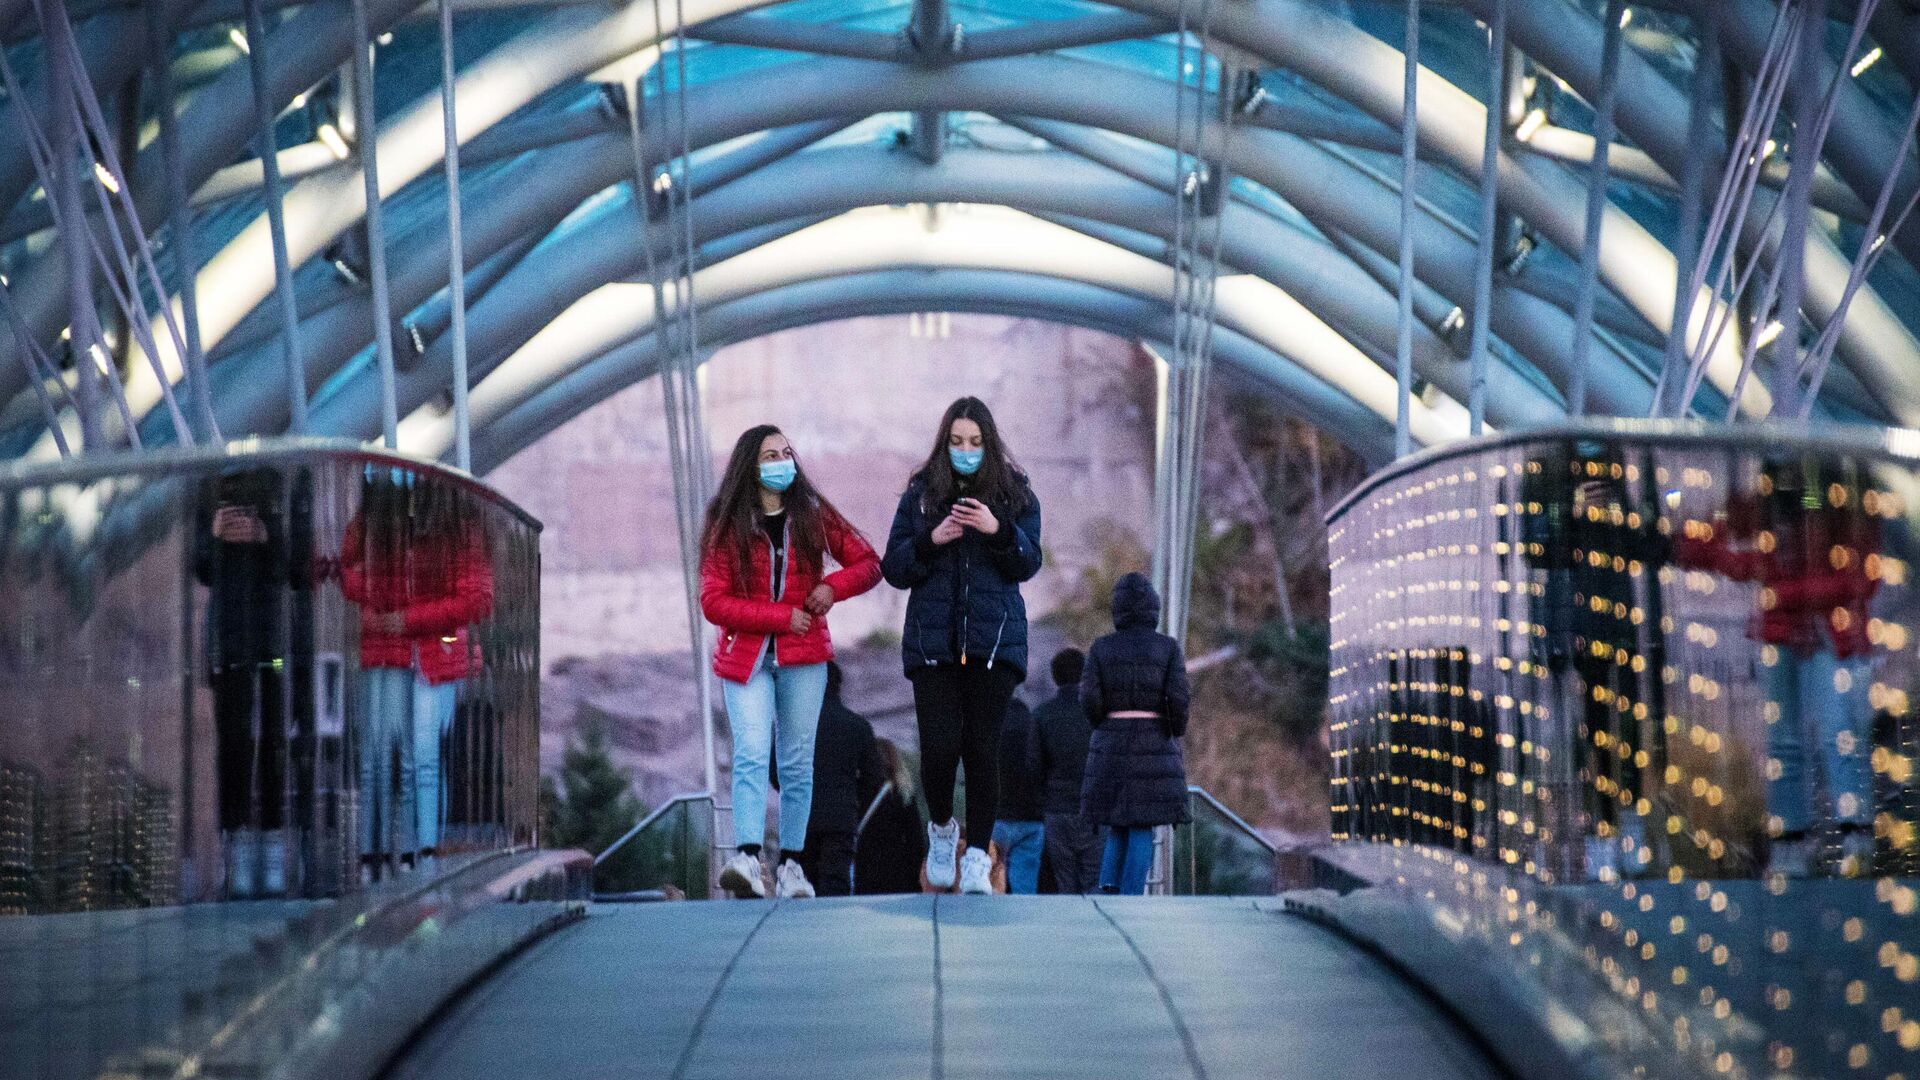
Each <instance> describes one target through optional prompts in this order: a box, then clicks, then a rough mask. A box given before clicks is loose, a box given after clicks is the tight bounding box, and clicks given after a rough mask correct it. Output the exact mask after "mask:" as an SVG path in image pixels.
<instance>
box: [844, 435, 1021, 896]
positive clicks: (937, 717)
mask: <svg viewBox="0 0 1920 1080" xmlns="http://www.w3.org/2000/svg"><path fill="white" fill-rule="evenodd" d="M1040 559H1041V555H1040V501H1039V500H1038V499H1036V498H1035V497H1034V494H1033V489H1032V487H1030V486H1029V485H1028V483H1027V476H1026V474H1025V473H1024V472H1022V471H1021V470H1020V467H1019V466H1018V465H1016V464H1015V463H1014V460H1013V456H1012V454H1010V453H1009V452H1008V450H1007V447H1006V445H1005V443H1004V442H1003V441H1002V440H1001V438H1000V433H999V429H998V428H997V427H995V426H994V422H993V414H992V413H991V412H989V411H988V410H987V407H986V405H985V404H984V403H982V402H981V401H980V400H979V399H978V398H970V397H968V398H961V399H960V400H958V401H956V402H954V403H953V404H952V405H951V406H949V407H948V409H947V412H946V416H945V417H944V418H943V419H942V420H941V422H940V430H939V434H938V435H937V436H936V437H935V441H934V446H933V452H932V454H930V455H929V456H928V458H927V461H926V463H925V464H924V465H922V466H921V467H920V469H919V470H918V471H916V472H915V473H914V474H913V478H912V480H911V481H909V482H908V484H907V490H906V493H905V494H903V495H902V496H901V497H900V506H899V509H898V510H896V511H895V513H894V517H893V528H892V531H891V532H890V533H889V534H888V536H887V551H886V557H885V559H884V560H883V561H882V563H881V570H882V572H883V573H884V574H885V576H886V579H887V582H888V583H889V584H891V585H892V586H893V587H895V588H897V589H906V590H908V596H907V617H906V625H905V627H904V628H903V629H902V631H901V635H900V636H901V646H902V651H903V654H904V660H905V664H906V671H907V678H908V679H909V680H911V681H912V683H913V704H914V711H915V713H916V714H917V715H918V719H919V724H920V755H921V760H920V773H921V787H922V788H923V789H924V790H925V791H926V796H927V812H928V814H929V816H930V817H931V821H930V822H929V824H928V834H927V868H926V870H927V883H928V886H929V887H930V888H933V889H950V888H952V887H953V885H954V881H955V879H956V878H958V879H959V883H960V889H961V891H962V892H970V893H986V892H990V891H992V886H991V883H990V880H989V879H990V877H991V873H992V869H993V860H992V857H991V856H990V855H989V854H988V853H987V850H986V842H987V840H988V838H989V837H990V836H991V835H992V833H993V823H994V819H995V817H996V815H997V813H998V808H999V795H998V790H997V789H998V787H999V783H998V779H999V778H998V776H997V773H998V771H999V761H998V751H999V747H998V743H999V741H1000V723H1001V720H1002V718H1003V717H1004V716H1005V715H1006V710H1007V702H1008V701H1010V700H1011V699H1012V698H1013V691H1014V688H1015V687H1017V686H1019V685H1020V683H1021V681H1022V680H1023V679H1025V678H1026V670H1027V608H1026V604H1025V602H1024V601H1023V600H1022V599H1021V597H1020V585H1021V583H1022V582H1025V581H1028V580H1031V579H1032V577H1033V576H1034V575H1035V574H1037V573H1039V572H1040ZM962 763H964V764H965V765H966V770H967V831H966V842H967V843H968V844H971V845H974V846H973V847H971V848H970V849H969V850H968V851H967V853H966V855H965V856H964V857H962V856H961V855H960V847H961V834H960V826H959V824H958V823H957V822H955V821H954V820H953V791H954V783H955V781H956V779H957V776H958V773H959V769H960V766H961V764H962Z"/></svg>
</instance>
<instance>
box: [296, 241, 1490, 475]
mask: <svg viewBox="0 0 1920 1080" xmlns="http://www.w3.org/2000/svg"><path fill="white" fill-rule="evenodd" d="M900 216H901V215H900V214H899V213H895V212H888V211H879V210H868V211H858V212H854V213H850V214H845V215H842V216H840V217H838V218H835V219H833V220H831V221H828V222H824V223H822V224H819V225H815V226H811V227H809V228H807V229H803V230H801V231H800V232H798V233H794V234H791V235H789V236H785V237H783V238H781V239H778V240H775V241H773V242H772V243H769V244H766V245H764V246H761V247H759V248H756V249H754V250H752V251H749V252H746V253H745V254H742V255H740V256H737V257H735V258H733V259H729V260H727V261H726V262H722V263H719V264H717V265H714V266H711V267H707V268H705V269H702V270H700V271H699V272H698V273H697V274H696V275H695V279H696V290H697V294H698V295H700V296H702V297H705V298H706V299H707V300H708V301H709V302H715V303H718V302H721V301H724V300H726V299H731V298H734V297H738V296H743V295H749V294H752V293H755V292H760V291H764V290H766V289H768V288H773V287H778V286H780V285H784V284H793V283H798V282H801V281H808V280H819V279H823V278H831V277H838V276H845V275H848V274H855V273H863V272H869V271H874V270H883V269H899V268H906V267H921V268H925V269H941V268H949V267H951V268H964V269H986V270H1007V271H1014V272H1020V273H1028V274H1037V275H1041V276H1048V277H1055V278H1060V279H1064V280H1069V281H1079V282H1085V283H1090V284H1096V285H1100V286H1102V287H1104V288H1107V289H1109V290H1112V291H1117V292H1124V293H1129V294H1132V295H1135V296H1138V297H1141V298H1143V299H1148V300H1152V301H1156V302H1159V303H1161V304H1163V305H1164V304H1166V303H1167V302H1168V298H1170V297H1171V296H1172V290H1173V283H1172V272H1171V271H1170V270H1169V269H1168V268H1167V267H1166V266H1164V265H1162V264H1159V263H1155V262H1152V261H1150V260H1148V259H1145V258H1143V257H1141V256H1138V255H1134V254H1132V253H1130V252H1126V251H1123V250H1121V249H1119V248H1115V247H1113V246H1111V245H1109V244H1106V243H1103V242H1101V241H1098V240H1095V239H1092V238H1090V237H1085V236H1081V235H1079V234H1076V233H1073V232H1071V231H1069V230H1067V229H1065V228H1063V227H1061V226H1058V225H1052V224H1049V223H1047V222H1044V221H1040V220H1039V219H1036V218H1033V217H1030V216H1028V215H1025V214H1019V213H1015V212H1012V211H1007V210H1003V209H999V208H981V209H980V210H979V211H978V212H977V213H976V214H974V215H973V216H972V220H970V222H969V223H968V226H967V227H966V228H948V229H943V230H941V231H939V232H936V233H928V232H926V231H924V230H921V229H904V228H901V227H900V225H901V221H900V220H899V218H900ZM645 290H646V286H641V285H626V284H613V285H605V286H602V287H600V288H599V289H597V290H596V291H594V292H593V293H590V294H588V295H587V296H585V297H583V298H582V299H580V300H578V301H576V302H574V303H573V304H572V305H571V306H570V307H569V308H568V309H567V311H566V312H565V313H564V314H563V315H562V316H560V317H559V318H556V319H553V320H552V321H550V322H549V323H547V324H546V325H544V326H542V327H541V329H540V330H539V332H538V333H537V334H535V335H534V336H533V337H532V339H531V340H529V341H528V342H527V344H525V345H524V346H522V347H520V348H519V349H518V350H517V351H516V352H515V353H514V355H513V356H511V357H509V358H508V359H507V360H506V361H505V362H503V363H501V364H500V365H499V366H498V367H497V368H496V369H495V370H494V371H493V373H492V374H490V375H488V376H487V377H486V378H484V379H482V380H481V381H480V383H479V384H478V385H477V386H475V387H474V390H473V395H472V401H471V406H472V411H473V416H474V418H475V421H476V426H484V425H485V424H487V423H488V422H490V421H491V419H493V418H494V417H496V416H497V415H499V414H500V412H502V411H504V409H505V408H507V407H511V405H512V404H513V403H515V402H517V401H518V399H519V398H520V397H523V396H525V395H526V394H530V393H533V392H535V390H536V389H537V388H538V387H540V386H543V385H545V384H547V383H548V382H551V381H553V380H554V379H558V378H560V377H563V376H564V375H566V374H567V373H568V372H571V371H572V370H574V369H576V368H578V367H579V366H581V365H583V364H585V363H586V362H588V361H589V360H591V359H593V358H594V357H596V356H598V355H600V354H602V353H604V352H606V351H608V350H609V349H613V348H617V347H619V346H621V345H623V344H625V343H626V342H628V341H630V340H632V339H633V338H635V337H638V336H641V335H644V334H646V333H647V332H648V331H649V330H650V328H651V322H652V318H653V309H652V305H651V304H649V303H643V302H641V301H640V300H639V297H641V296H643V295H645ZM1219 309H1220V319H1221V323H1222V325H1224V326H1227V327H1230V328H1233V329H1236V330H1239V331H1240V332H1242V333H1244V334H1246V335H1248V336H1250V337H1254V338H1256V339H1258V340H1260V341H1261V343H1262V344H1263V345H1265V346H1266V347H1268V348H1269V349H1271V350H1273V351H1275V352H1278V353H1281V354H1283V355H1286V356H1288V357H1289V358H1290V359H1291V360H1293V361H1294V362H1295V363H1297V364H1299V365H1300V366H1302V367H1303V368H1305V369H1307V370H1309V371H1310V372H1312V373H1313V374H1314V375H1315V376H1316V377H1318V378H1320V379H1321V380H1322V381H1324V382H1326V383H1328V384H1329V385H1330V386H1332V387H1334V388H1335V389H1337V390H1339V391H1340V392H1343V393H1345V394H1346V395H1348V396H1349V397H1351V398H1353V399H1354V400H1356V401H1358V402H1359V403H1361V404H1362V405H1363V406H1365V407H1366V408H1368V409H1370V410H1371V411H1372V412H1373V413H1374V414H1375V415H1377V416H1380V417H1383V418H1384V417H1388V416H1391V415H1392V414H1393V410H1394V407H1395V400H1394V388H1393V379H1392V378H1391V377H1390V376H1389V375H1387V374H1386V372H1384V371H1382V370H1381V369H1380V368H1379V367H1378V366H1377V365H1375V364H1374V363H1373V362H1372V361H1371V360H1369V359H1367V357H1366V356H1365V354H1363V353H1361V352H1360V351H1359V350H1358V349H1356V348H1355V347H1354V346H1353V345H1352V344H1351V343H1349V342H1348V341H1347V340H1346V339H1345V338H1344V337H1342V336H1341V335H1339V334H1338V333H1337V332H1335V331H1334V330H1332V329H1331V328H1329V327H1327V326H1326V325H1325V324H1324V323H1321V322H1319V320H1317V319H1316V318H1314V316H1313V315H1312V314H1311V313H1310V312H1308V311H1307V310H1306V309H1305V308H1303V307H1301V306H1300V305H1299V303H1298V302H1297V301H1296V300H1294V299H1293V298H1292V297H1291V296H1289V295H1288V294H1287V293H1285V292H1283V291H1281V290H1280V289H1278V288H1276V287H1274V286H1273V285H1271V284H1270V283H1267V282H1264V281H1259V280H1257V279H1253V278H1250V277H1246V276H1244V275H1241V276H1236V277H1232V278H1227V279H1223V280H1222V281H1221V282H1220V283H1219ZM368 406H369V402H367V401H366V400H365V399H364V397H362V398H359V399H355V398H351V397H342V398H337V399H333V400H329V401H326V402H320V403H316V406H315V409H314V412H313V416H312V420H313V423H314V426H315V429H316V430H317V431H324V432H327V433H330V434H339V435H359V434H362V433H364V432H365V431H367V430H370V429H369V427H368V425H369V424H370V422H371V420H372V418H373V416H374V413H373V412H372V411H371V410H370V409H369V407H368ZM1414 431H1415V435H1416V437H1417V438H1418V439H1419V441H1421V442H1423V443H1429V444H1430V443H1435V442H1444V441H1449V440H1452V439H1456V438H1461V437H1463V436H1464V434H1465V432H1466V418H1465V413H1464V411H1463V410H1462V409H1461V408H1460V407H1459V405H1458V403H1456V402H1454V401H1452V400H1451V399H1446V398H1443V399H1441V401H1440V403H1439V404H1438V405H1435V406H1428V405H1426V404H1425V403H1423V402H1416V403H1415V407H1414Z"/></svg>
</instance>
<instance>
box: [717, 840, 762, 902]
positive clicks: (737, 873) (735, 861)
mask: <svg viewBox="0 0 1920 1080" xmlns="http://www.w3.org/2000/svg"><path fill="white" fill-rule="evenodd" d="M720 888H721V889H722V890H723V891H725V892H726V893H727V894H728V895H730V896H732V897H733V898H734V899H735V900H765V899H766V898H767V883H766V881H764V880H763V879H762V878H761V876H760V858H759V856H757V855H749V854H747V853H746V852H744V851H736V852H734V853H733V858H731V859H728V860H727V865H726V866H724V867H722V868H721V869H720Z"/></svg>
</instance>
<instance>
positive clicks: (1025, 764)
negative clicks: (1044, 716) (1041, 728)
mask: <svg viewBox="0 0 1920 1080" xmlns="http://www.w3.org/2000/svg"><path fill="white" fill-rule="evenodd" d="M1034 741H1035V740H1034V733H1033V713H1032V712H1031V711H1029V710H1028V709H1027V706H1026V703H1025V702H1023V701H1021V700H1020V699H1019V698H1014V699H1013V700H1012V701H1011V702H1008V703H1007V716H1006V719H1005V720H1004V721H1002V722H1001V725H1000V814H999V820H1001V821H1039V820H1040V819H1041V807H1040V794H1041V792H1040V777H1039V774H1038V773H1036V772H1035V771H1034V768H1033V763H1034V757H1033V744H1034Z"/></svg>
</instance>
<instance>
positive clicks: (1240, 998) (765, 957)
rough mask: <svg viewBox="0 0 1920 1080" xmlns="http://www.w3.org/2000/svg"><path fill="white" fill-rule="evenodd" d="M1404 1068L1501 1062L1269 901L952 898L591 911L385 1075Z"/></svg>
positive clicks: (1377, 968)
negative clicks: (1487, 1057)
mask: <svg viewBox="0 0 1920 1080" xmlns="http://www.w3.org/2000/svg"><path fill="white" fill-rule="evenodd" d="M1361 1032H1364V1037H1356V1034H1358V1033H1361ZM1395 1074H1398V1075H1404V1076H1409V1077H1421V1078H1423V1080H1454V1078H1461V1080H1469V1078H1481V1077H1494V1076H1499V1075H1502V1073H1501V1072H1500V1071H1499V1070H1498V1069H1497V1068H1495V1067H1494V1066H1493V1065H1492V1064H1490V1063H1489V1062H1488V1060H1487V1059H1486V1057H1485V1056H1484V1055H1483V1054H1482V1053H1481V1052H1480V1051H1479V1050H1478V1049H1477V1048H1476V1046H1475V1044H1474V1042H1473V1040H1472V1039H1471V1038H1470V1037H1469V1036H1468V1035H1467V1034H1465V1033H1464V1032H1463V1031H1462V1030H1461V1029H1460V1028H1459V1027H1458V1026H1457V1025H1456V1024H1455V1023H1454V1022H1453V1021H1452V1020H1451V1019H1450V1018H1449V1017H1448V1015H1447V1014H1445V1013H1444V1012H1443V1011H1441V1010H1440V1009H1439V1008H1438V1007H1436V1006H1435V1005H1434V1004H1433V1003H1432V1002H1430V1001H1429V1000H1427V999H1426V998H1424V997H1422V996H1421V995H1420V993H1418V992H1417V991H1415V990H1413V989H1411V988H1410V986H1409V984H1408V983H1406V982H1405V981H1403V980H1401V979H1399V978H1398V977H1396V976H1395V975H1394V974H1393V973H1392V972H1391V971H1390V970H1388V969H1387V968H1386V967H1385V966H1384V965H1383V964H1382V963H1381V962H1379V961H1377V960H1375V959H1373V958H1372V957H1370V956H1368V955H1367V954H1365V953H1363V952H1361V951H1359V950H1358V949H1356V948H1354V947H1353V946H1351V945H1349V944H1348V943H1347V942H1346V941H1344V940H1343V939H1342V938H1340V937H1338V936H1336V935H1335V934H1334V933H1332V932H1331V931H1329V930H1326V929H1324V928H1322V927H1320V926H1318V925H1316V924H1314V923H1312V922H1308V921H1307V920H1305V919H1301V918H1298V917H1296V916H1293V915H1290V914H1287V913H1285V912H1284V911H1282V910H1281V909H1280V904H1279V901H1277V900H1250V899H1228V898H1180V899H1170V898H1153V899H1135V898H1124V899H1123V898H1112V897H1104V898H1084V897H960V896H939V897H933V896H899V897H874V898H856V899H847V900H817V901H797V902H785V903H686V904H650V905H620V906H610V905H601V906H599V907H597V908H595V909H594V910H593V912H592V913H591V914H590V915H589V916H588V917H587V918H586V919H584V920H581V921H579V922H576V923H574V924H572V925H571V926H568V927H566V928H564V929H561V930H559V931H557V932H555V933H554V934H552V935H550V936H548V937H547V938H545V939H543V940H542V941H541V942H540V943H538V944H537V945H535V946H534V947H533V948H531V949H529V950H528V951H527V952H525V953H523V954H521V955H520V956H519V957H518V958H517V959H515V960H514V961H513V962H511V963H510V964H508V965H507V966H506V967H505V968H504V969H502V970H501V971H499V972H498V973H497V974H495V975H494V976H493V977H492V978H490V979H488V980H487V981H485V982H484V983H482V984H481V985H480V986H479V987H478V988H477V989H475V990H474V991H473V992H471V993H470V994H468V995H467V996H466V997H465V998H464V999H462V1000H461V1001H460V1002H459V1003H458V1004H457V1005H456V1006H455V1007H454V1008H452V1009H451V1010H449V1011H448V1012H446V1013H445V1014H444V1015H443V1017H442V1018H441V1019H440V1020H439V1021H438V1022H437V1023H436V1024H435V1025H434V1026H432V1027H431V1028H429V1029H428V1030H427V1031H426V1032H425V1033H424V1034H423V1035H422V1036H420V1037H419V1038H418V1039H417V1040H415V1042H414V1043H413V1044H412V1045H411V1047H410V1048H409V1049H408V1050H407V1051H406V1052H405V1053H404V1055H403V1056H402V1057H401V1058H400V1059H399V1061H398V1063H397V1064H396V1065H395V1066H394V1067H393V1068H392V1069H391V1071H390V1073H389V1075H390V1076H391V1077H393V1078H396V1080H457V1078H470V1077H479V1076H485V1077H490V1078H493V1080H519V1078H526V1080H533V1078H542V1080H544V1078H548V1077H567V1078H590V1077H612V1076H619V1077H623V1078H633V1077H662V1078H665V1077H674V1078H680V1077H686V1078H695V1077H713V1078H722V1077H726V1078H737V1077H757V1078H769V1080H771V1078H782V1077H795V1078H797V1077H914V1076H930V1077H935V1078H941V1077H948V1078H956V1080H957V1078H961V1077H1067V1076H1072V1077H1106V1078H1123V1077H1154V1078H1173V1077H1188V1076H1191V1077H1195V1078H1212V1080H1222V1078H1230V1077H1249V1078H1253V1077H1259V1078H1268V1077H1277V1076H1300V1077H1315V1078H1318V1080H1342V1078H1349V1077H1351V1078H1354V1080H1359V1078H1375V1077H1380V1076H1388V1075H1395Z"/></svg>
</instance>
